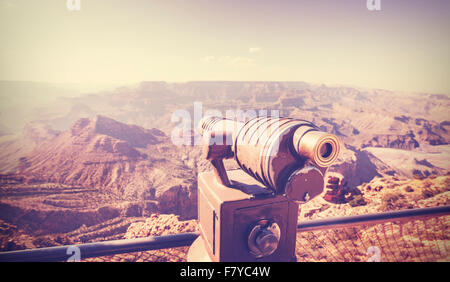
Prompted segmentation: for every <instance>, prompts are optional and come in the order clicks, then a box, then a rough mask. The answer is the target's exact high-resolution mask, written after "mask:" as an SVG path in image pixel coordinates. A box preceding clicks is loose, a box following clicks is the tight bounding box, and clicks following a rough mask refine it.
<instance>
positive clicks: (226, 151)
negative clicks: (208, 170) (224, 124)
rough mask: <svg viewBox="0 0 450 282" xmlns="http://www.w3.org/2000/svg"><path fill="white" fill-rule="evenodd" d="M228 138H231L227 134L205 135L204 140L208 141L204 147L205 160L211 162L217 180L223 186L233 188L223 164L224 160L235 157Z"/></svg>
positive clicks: (213, 133) (214, 133) (212, 133)
mask: <svg viewBox="0 0 450 282" xmlns="http://www.w3.org/2000/svg"><path fill="white" fill-rule="evenodd" d="M227 137H228V138H230V136H227V133H226V132H211V133H210V134H208V135H204V136H203V138H205V139H207V140H205V142H204V145H203V153H204V155H205V158H206V159H207V160H209V161H210V162H211V164H212V166H213V169H214V173H215V174H216V178H217V180H218V181H219V182H220V183H221V184H222V185H224V186H227V187H231V182H230V180H229V178H228V175H227V171H226V170H225V166H224V164H223V160H224V159H229V158H232V157H233V156H234V154H233V151H232V146H231V145H227V144H226V140H227ZM228 140H229V139H228Z"/></svg>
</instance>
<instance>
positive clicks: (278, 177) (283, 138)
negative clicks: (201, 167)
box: [199, 117, 339, 200]
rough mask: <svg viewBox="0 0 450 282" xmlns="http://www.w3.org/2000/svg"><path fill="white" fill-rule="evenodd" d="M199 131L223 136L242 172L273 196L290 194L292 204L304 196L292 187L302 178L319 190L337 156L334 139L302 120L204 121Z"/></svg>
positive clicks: (215, 119) (265, 118) (208, 118)
mask: <svg viewBox="0 0 450 282" xmlns="http://www.w3.org/2000/svg"><path fill="white" fill-rule="evenodd" d="M199 130H200V133H201V134H202V135H203V137H208V136H211V135H214V134H213V133H216V134H217V133H218V132H221V133H222V134H223V135H222V136H225V135H226V136H227V141H226V145H231V146H232V151H233V153H234V158H235V160H236V162H237V163H238V164H239V166H240V167H241V168H242V169H243V170H244V171H245V172H247V173H248V174H250V175H251V176H253V177H254V178H255V179H257V180H258V181H259V182H261V183H262V184H264V185H265V186H266V187H268V188H269V189H272V190H273V191H274V192H275V193H276V194H282V193H285V192H289V191H290V192H289V193H290V194H291V195H295V196H294V198H295V200H299V198H303V196H304V194H305V193H306V192H305V190H302V192H301V193H300V194H301V195H300V194H299V193H297V192H298V191H299V190H298V189H297V188H296V187H294V188H293V187H292V186H293V185H294V184H295V186H298V185H299V179H301V180H302V181H305V180H304V179H305V175H308V176H307V177H308V178H310V179H315V182H316V184H315V185H316V186H317V187H318V186H321V187H320V189H321V190H322V189H323V173H324V171H325V170H326V169H325V168H326V167H328V166H330V165H331V164H332V163H333V162H334V161H335V160H336V159H337V157H338V154H339V140H338V139H337V137H336V136H334V135H333V134H329V133H326V132H323V131H320V129H319V128H318V127H317V126H316V125H314V124H313V123H311V122H309V121H305V120H298V119H292V118H281V117H257V118H253V119H251V120H249V121H247V122H246V123H242V122H237V121H233V120H228V119H224V118H219V117H207V118H204V119H202V121H201V122H200V124H199ZM311 163H312V165H313V166H314V167H313V168H308V169H306V170H305V169H304V168H305V166H306V165H308V164H311ZM296 176H299V178H296ZM306 181H307V180H306ZM311 184H312V183H311ZM285 188H286V189H287V190H286V191H285ZM296 189H297V192H295V190H296ZM317 191H318V189H316V192H315V193H313V194H317ZM310 192H311V191H310ZM308 194H309V195H310V196H312V195H311V194H310V193H309V192H308Z"/></svg>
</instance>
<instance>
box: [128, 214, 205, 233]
mask: <svg viewBox="0 0 450 282" xmlns="http://www.w3.org/2000/svg"><path fill="white" fill-rule="evenodd" d="M196 231H198V227H197V221H196V220H186V221H181V220H180V219H179V217H178V216H176V215H173V214H153V215H151V216H150V217H149V218H147V219H146V220H145V222H136V223H133V224H131V225H130V227H128V230H127V232H126V233H125V235H124V238H126V239H133V238H141V237H148V236H161V235H169V234H177V233H183V232H196Z"/></svg>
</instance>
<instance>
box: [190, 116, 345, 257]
mask: <svg viewBox="0 0 450 282" xmlns="http://www.w3.org/2000/svg"><path fill="white" fill-rule="evenodd" d="M198 129H199V131H200V134H201V135H202V137H203V148H204V155H205V158H206V159H208V160H210V161H211V164H212V166H213V168H214V169H213V172H205V173H199V176H198V194H199V195H198V209H199V210H198V214H199V227H200V234H201V236H200V237H199V239H198V240H197V241H196V242H194V244H193V245H192V247H191V249H190V252H189V255H188V259H190V260H192V261H198V260H206V261H239V260H241V261H266V260H269V261H290V260H293V259H294V258H295V254H294V251H295V232H296V226H297V215H298V204H301V203H305V202H307V201H309V200H311V199H312V198H314V197H316V196H317V195H319V194H320V193H322V191H323V186H324V174H325V172H326V170H327V167H329V166H330V165H331V164H333V162H334V161H335V160H336V159H337V157H338V155H339V150H340V142H339V140H338V138H337V137H336V136H334V135H333V134H329V133H326V132H323V131H321V130H320V129H319V128H318V127H317V126H316V125H314V124H313V123H311V122H309V121H305V120H299V119H292V118H282V117H257V118H253V119H250V120H248V121H247V122H245V123H244V122H239V121H233V120H229V119H224V118H219V117H205V118H203V119H202V120H201V121H200V123H199V128H198ZM229 158H234V159H235V161H236V162H237V163H238V165H239V166H240V168H241V169H238V170H229V171H227V170H225V167H224V164H223V160H224V159H229ZM200 241H202V242H200Z"/></svg>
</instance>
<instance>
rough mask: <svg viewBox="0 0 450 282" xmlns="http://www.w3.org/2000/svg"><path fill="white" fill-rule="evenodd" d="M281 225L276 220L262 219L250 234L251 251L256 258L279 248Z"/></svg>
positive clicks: (249, 244)
mask: <svg viewBox="0 0 450 282" xmlns="http://www.w3.org/2000/svg"><path fill="white" fill-rule="evenodd" d="M279 242H280V227H279V226H278V224H276V223H275V222H269V221H268V220H261V221H259V222H258V224H257V225H256V226H255V227H253V229H252V231H251V232H250V235H249V236H248V247H249V249H250V253H251V254H252V255H254V256H255V257H256V258H262V257H266V256H270V255H271V254H273V253H274V252H275V251H276V249H277V248H278V243H279Z"/></svg>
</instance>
